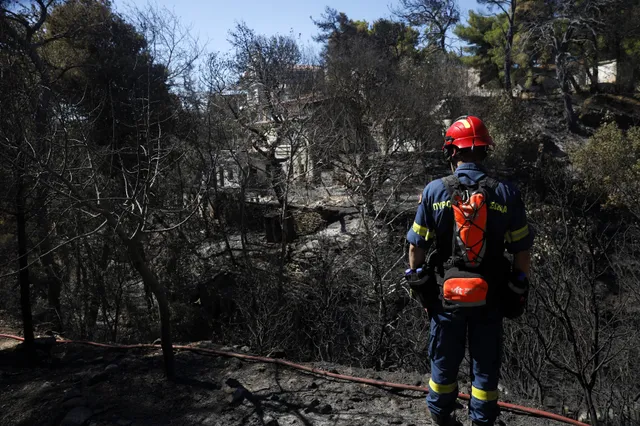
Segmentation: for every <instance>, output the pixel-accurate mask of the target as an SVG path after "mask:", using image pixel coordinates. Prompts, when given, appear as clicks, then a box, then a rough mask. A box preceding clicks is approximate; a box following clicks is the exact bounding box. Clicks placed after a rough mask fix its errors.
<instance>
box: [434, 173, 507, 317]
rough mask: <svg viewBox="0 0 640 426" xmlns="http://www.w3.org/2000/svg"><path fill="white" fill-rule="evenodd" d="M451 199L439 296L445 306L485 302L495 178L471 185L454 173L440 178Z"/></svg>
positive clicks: (489, 268) (487, 287) (470, 305)
mask: <svg viewBox="0 0 640 426" xmlns="http://www.w3.org/2000/svg"><path fill="white" fill-rule="evenodd" d="M442 182H443V183H444V186H445V188H446V190H447V193H448V194H449V198H450V199H451V210H452V213H453V239H452V244H451V257H450V258H449V260H448V261H447V262H446V263H445V265H444V269H445V274H444V281H443V284H442V288H441V298H442V301H443V306H444V308H445V309H455V308H460V307H477V306H484V305H486V304H487V295H488V293H489V285H490V282H491V281H492V279H490V278H489V275H494V274H493V272H496V271H493V272H492V271H491V266H490V265H487V264H486V263H487V262H485V261H486V252H487V235H486V234H487V222H488V217H489V203H490V197H491V195H492V194H495V191H496V189H497V188H498V185H499V182H498V181H497V180H496V179H493V178H491V177H484V178H482V179H481V180H479V181H478V182H476V183H475V184H474V185H463V184H462V182H460V179H459V178H458V177H457V176H456V175H451V176H447V177H445V178H443V179H442Z"/></svg>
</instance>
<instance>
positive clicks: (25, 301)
mask: <svg viewBox="0 0 640 426" xmlns="http://www.w3.org/2000/svg"><path fill="white" fill-rule="evenodd" d="M18 162H19V163H20V164H21V165H24V160H22V159H18ZM23 169H24V167H20V168H19V170H17V172H16V187H17V192H16V225H17V234H18V267H19V272H18V283H19V284H20V309H21V311H22V327H23V333H24V345H25V348H26V350H27V354H28V356H33V355H34V352H33V351H34V335H33V316H32V315H31V283H30V280H29V259H28V252H27V219H26V214H25V210H26V208H25V195H24V181H23V177H22V170H23Z"/></svg>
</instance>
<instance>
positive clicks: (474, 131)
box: [442, 115, 494, 151]
mask: <svg viewBox="0 0 640 426" xmlns="http://www.w3.org/2000/svg"><path fill="white" fill-rule="evenodd" d="M476 146H487V147H488V146H494V143H493V139H491V136H489V131H488V130H487V127H486V126H485V125H484V123H483V122H482V120H480V119H479V118H478V117H475V116H473V115H463V116H462V117H458V118H457V119H456V121H455V122H454V123H453V124H452V125H451V126H450V127H449V128H448V129H447V133H446V134H445V136H444V145H443V147H442V150H443V151H444V150H445V149H446V148H447V147H456V148H458V149H466V148H474V147H476Z"/></svg>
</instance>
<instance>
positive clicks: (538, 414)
mask: <svg viewBox="0 0 640 426" xmlns="http://www.w3.org/2000/svg"><path fill="white" fill-rule="evenodd" d="M0 338H5V339H13V340H18V341H20V342H22V341H24V338H22V337H19V336H13V335H10V334H1V333H0ZM56 343H77V344H81V345H89V346H95V347H98V348H109V349H160V345H153V344H135V345H114V344H107V343H96V342H88V341H84V340H67V339H58V340H56ZM173 348H174V349H181V350H187V351H192V352H199V353H204V354H214V355H219V356H226V357H233V358H239V359H246V360H248V361H256V362H262V363H268V364H278V365H285V366H287V367H290V368H293V369H296V370H302V371H307V372H309V373H312V374H316V375H319V376H326V377H333V378H335V379H341V380H347V381H350V382H356V383H364V384H367V385H373V386H383V387H387V388H393V389H404V390H412V391H417V392H423V393H429V388H426V387H422V386H412V385H404V384H401V383H392V382H383V381H381V380H373V379H365V378H362V377H353V376H347V375H344V374H338V373H332V372H330V371H325V370H320V369H317V368H313V367H307V366H304V365H300V364H296V363H293V362H291V361H286V360H283V359H276V358H267V357H262V356H255V355H247V354H239V353H235V352H227V351H221V350H218V349H207V348H197V347H193V346H181V345H173ZM458 398H460V399H464V400H467V401H468V400H470V399H471V397H470V396H469V395H467V394H464V393H459V394H458ZM498 405H500V407H502V408H505V409H507V410H510V411H515V412H518V413H525V414H530V415H533V416H536V417H544V418H547V419H552V420H556V421H559V422H563V423H568V424H571V425H577V426H589V425H588V424H586V423H582V422H579V421H577V420H574V419H570V418H568V417H564V416H560V415H558V414H554V413H549V412H547V411H542V410H537V409H535V408H530V407H524V406H521V405H516V404H509V403H507V402H498Z"/></svg>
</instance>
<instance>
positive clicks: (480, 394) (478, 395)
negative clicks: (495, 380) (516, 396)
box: [471, 386, 499, 401]
mask: <svg viewBox="0 0 640 426" xmlns="http://www.w3.org/2000/svg"><path fill="white" fill-rule="evenodd" d="M471 396H472V397H474V398H475V399H479V400H480V401H495V400H496V399H498V396H499V392H498V391H497V390H492V391H486V390H482V389H478V388H476V387H473V386H472V387H471Z"/></svg>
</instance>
